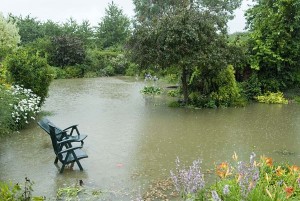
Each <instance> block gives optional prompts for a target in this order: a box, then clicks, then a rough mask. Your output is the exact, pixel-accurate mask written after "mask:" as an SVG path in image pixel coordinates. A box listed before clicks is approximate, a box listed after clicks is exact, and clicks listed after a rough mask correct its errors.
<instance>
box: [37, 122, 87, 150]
mask: <svg viewBox="0 0 300 201" xmlns="http://www.w3.org/2000/svg"><path fill="white" fill-rule="evenodd" d="M37 124H38V125H39V126H40V127H41V128H42V129H43V130H44V131H45V132H46V133H48V134H49V135H50V126H49V124H51V125H52V126H53V127H54V131H53V132H54V133H55V136H56V139H57V140H58V141H62V140H65V139H70V142H80V143H81V146H82V145H83V144H84V142H83V140H84V139H85V138H86V137H87V135H83V134H80V132H79V130H78V128H77V126H78V125H72V126H69V127H68V128H65V129H60V128H59V127H57V126H56V125H55V124H53V123H52V122H51V121H50V120H49V119H47V118H43V119H42V120H40V121H39V122H38V123H37ZM73 134H75V135H73Z"/></svg>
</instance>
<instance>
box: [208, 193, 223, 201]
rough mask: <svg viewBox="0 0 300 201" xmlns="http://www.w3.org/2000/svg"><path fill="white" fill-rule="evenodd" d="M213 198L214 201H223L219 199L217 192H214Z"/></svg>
mask: <svg viewBox="0 0 300 201" xmlns="http://www.w3.org/2000/svg"><path fill="white" fill-rule="evenodd" d="M211 197H212V199H213V201H222V200H221V198H220V197H219V195H218V193H217V191H212V192H211Z"/></svg>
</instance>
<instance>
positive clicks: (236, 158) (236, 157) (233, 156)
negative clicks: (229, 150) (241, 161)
mask: <svg viewBox="0 0 300 201" xmlns="http://www.w3.org/2000/svg"><path fill="white" fill-rule="evenodd" d="M232 159H233V160H235V161H237V160H238V155H237V154H236V153H235V152H234V153H233V155H232Z"/></svg>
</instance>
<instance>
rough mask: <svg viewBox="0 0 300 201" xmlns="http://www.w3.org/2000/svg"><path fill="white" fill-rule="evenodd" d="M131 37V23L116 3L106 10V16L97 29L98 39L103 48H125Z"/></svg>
mask: <svg viewBox="0 0 300 201" xmlns="http://www.w3.org/2000/svg"><path fill="white" fill-rule="evenodd" d="M129 35H130V21H129V19H128V17H126V16H125V15H124V14H123V11H122V9H119V8H118V7H117V6H116V5H115V4H114V2H113V1H112V3H111V4H109V5H108V8H107V9H105V16H104V18H103V19H102V22H100V23H99V27H97V33H96V37H97V38H98V40H99V41H100V43H101V44H102V46H103V48H108V47H111V46H118V45H121V46H123V45H124V44H125V42H126V40H127V39H128V37H129Z"/></svg>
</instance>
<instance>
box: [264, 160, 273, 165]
mask: <svg viewBox="0 0 300 201" xmlns="http://www.w3.org/2000/svg"><path fill="white" fill-rule="evenodd" d="M265 162H266V164H267V166H269V167H271V166H272V165H273V159H272V158H265Z"/></svg>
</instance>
